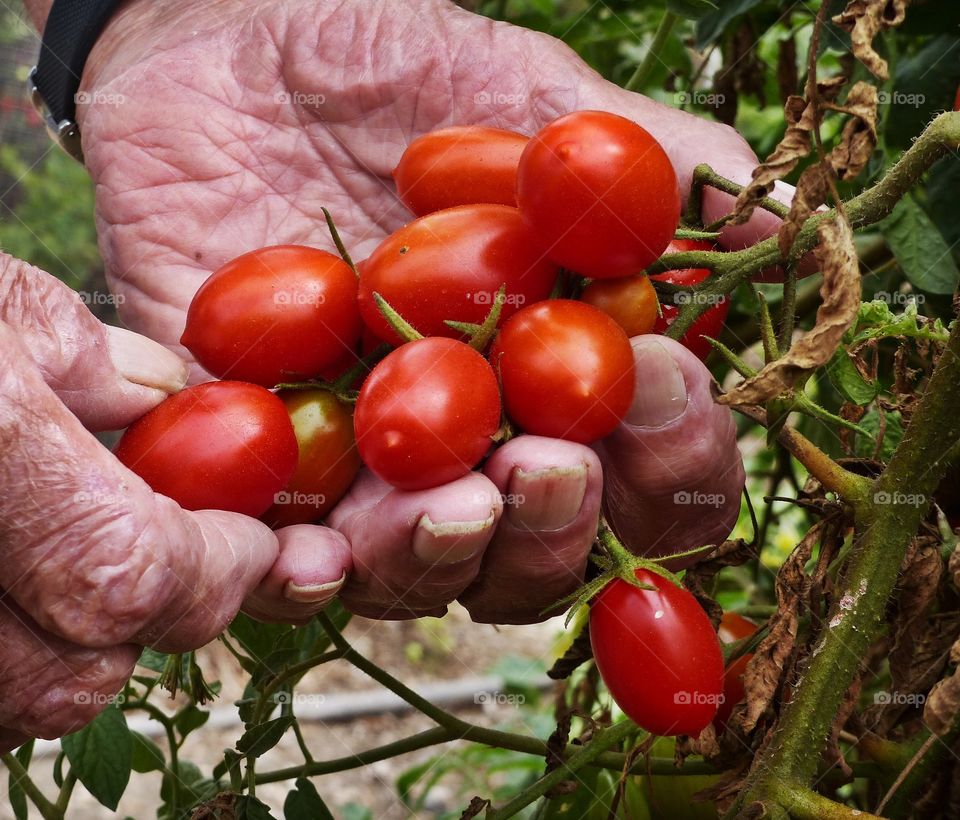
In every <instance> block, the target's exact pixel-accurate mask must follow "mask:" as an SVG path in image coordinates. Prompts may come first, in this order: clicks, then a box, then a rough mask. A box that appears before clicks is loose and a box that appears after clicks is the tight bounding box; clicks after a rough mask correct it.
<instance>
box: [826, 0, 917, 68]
mask: <svg viewBox="0 0 960 820" xmlns="http://www.w3.org/2000/svg"><path fill="white" fill-rule="evenodd" d="M908 1H909V0H850V2H849V3H847V7H846V8H845V9H844V10H843V11H842V12H841V13H840V14H838V15H837V16H836V17H834V18H833V22H834V23H836V24H837V25H838V26H840V28H842V29H845V30H846V31H849V32H850V42H851V46H852V50H853V54H854V56H855V57H856V58H857V59H858V60H860V62H861V63H863V64H864V65H865V66H866V67H867V69H868V70H869V71H870V72H871V73H872V74H873V75H874V76H875V77H878V78H879V79H881V80H886V79H887V77H888V73H887V61H886V60H884V59H883V58H882V57H881V56H880V55H879V54H877V52H876V51H874V49H873V38H874V37H876V35H877V34H878V33H879V32H880V30H881V29H887V28H892V27H893V26H897V25H899V24H900V23H902V22H903V18H904V16H905V15H906V10H907V3H908Z"/></svg>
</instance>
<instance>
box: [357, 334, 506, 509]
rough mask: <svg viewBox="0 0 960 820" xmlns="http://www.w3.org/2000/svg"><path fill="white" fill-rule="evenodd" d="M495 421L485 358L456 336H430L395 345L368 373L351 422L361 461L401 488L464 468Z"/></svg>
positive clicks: (429, 483) (496, 404)
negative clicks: (447, 337) (452, 337)
mask: <svg viewBox="0 0 960 820" xmlns="http://www.w3.org/2000/svg"><path fill="white" fill-rule="evenodd" d="M499 425H500V394H499V391H498V390H497V379H496V376H495V375H494V373H493V370H492V369H491V367H490V365H489V363H488V362H487V360H486V359H484V358H483V356H481V355H480V354H479V353H477V351H475V350H474V349H473V348H471V347H469V346H468V345H465V344H464V343H463V342H458V341H456V340H454V339H445V338H442V337H431V338H427V339H420V340H418V341H415V342H409V343H408V344H405V345H403V346H402V347H399V348H397V349H396V350H394V351H393V352H392V353H390V355H388V356H387V357H386V358H385V359H384V360H383V361H381V362H380V363H379V364H378V365H377V366H376V367H375V368H373V370H372V371H371V373H370V375H369V376H367V380H366V381H365V382H364V383H363V387H362V388H361V390H360V396H359V397H358V399H357V406H356V409H355V412H354V429H355V431H356V436H357V445H358V447H359V449H360V456H361V458H362V459H363V461H364V463H365V464H366V465H367V466H368V467H369V468H370V469H371V470H373V472H374V473H376V474H377V475H378V476H380V478H382V479H383V480H384V481H387V482H389V483H390V484H392V485H393V486H394V487H399V488H400V489H403V490H425V489H427V488H429V487H436V486H438V485H440V484H446V483H447V482H449V481H453V480H454V479H457V478H460V477H461V476H463V475H466V474H467V473H468V472H469V471H470V470H471V469H472V468H473V467H474V466H475V465H476V464H477V462H478V461H480V459H481V458H483V455H484V454H485V453H486V452H487V450H488V449H489V448H490V444H491V439H492V436H493V435H494V434H495V433H496V432H497V429H498V427H499Z"/></svg>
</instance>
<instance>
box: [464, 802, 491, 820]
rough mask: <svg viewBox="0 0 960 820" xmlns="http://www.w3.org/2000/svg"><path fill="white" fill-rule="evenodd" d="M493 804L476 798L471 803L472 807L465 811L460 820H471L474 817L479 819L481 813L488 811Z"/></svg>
mask: <svg viewBox="0 0 960 820" xmlns="http://www.w3.org/2000/svg"><path fill="white" fill-rule="evenodd" d="M492 805H493V804H492V803H491V802H490V801H489V800H487V799H486V798H483V797H474V798H473V799H472V800H471V801H470V805H469V806H467V807H466V808H465V809H464V810H463V814H461V815H460V820H471V818H473V817H478V816H479V815H480V812H482V811H486V810H487V809H488V808H489V807H490V806H492Z"/></svg>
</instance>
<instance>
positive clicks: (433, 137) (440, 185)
mask: <svg viewBox="0 0 960 820" xmlns="http://www.w3.org/2000/svg"><path fill="white" fill-rule="evenodd" d="M528 141H529V137H525V136H523V135H522V134H517V133H515V132H513V131H504V130H503V129H501V128H486V127H484V126H481V125H455V126H453V127H451V128H441V129H440V130H438V131H431V132H430V133H429V134H424V135H423V136H422V137H417V138H416V139H415V140H414V141H413V142H411V143H410V144H409V145H408V146H407V150H406V151H404V152H403V156H402V157H400V162H399V163H398V164H397V167H396V168H394V169H393V180H394V182H396V183H397V194H398V195H399V196H400V199H401V200H402V201H403V204H404V205H406V206H407V207H408V208H409V209H410V210H411V211H413V213H415V214H416V215H417V216H424V215H425V214H429V213H433V212H434V211H440V210H442V209H444V208H452V207H453V206H454V205H474V204H476V203H480V202H489V203H495V204H499V205H516V204H517V193H516V189H517V164H518V163H519V162H520V154H522V153H523V149H524V148H525V147H526V145H527V142H528Z"/></svg>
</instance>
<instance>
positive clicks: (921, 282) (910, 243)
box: [880, 195, 960, 293]
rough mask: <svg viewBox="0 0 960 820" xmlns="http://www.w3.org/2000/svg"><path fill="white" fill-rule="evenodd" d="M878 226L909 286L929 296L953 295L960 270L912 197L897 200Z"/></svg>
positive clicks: (931, 222)
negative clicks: (888, 214) (934, 294)
mask: <svg viewBox="0 0 960 820" xmlns="http://www.w3.org/2000/svg"><path fill="white" fill-rule="evenodd" d="M880 225H881V228H882V230H883V235H884V237H885V238H886V240H887V244H888V245H889V246H890V250H892V251H893V255H894V256H895V257H896V258H897V262H899V263H900V267H901V268H903V272H904V274H905V275H906V277H907V279H908V280H909V281H910V283H911V284H913V285H914V286H915V287H918V288H920V289H921V290H925V291H927V292H929V293H953V290H954V288H955V287H956V286H957V281H958V280H960V270H958V269H957V263H956V262H955V261H954V259H953V256H952V255H951V253H950V248H949V247H948V246H947V243H946V241H945V240H944V238H943V236H942V235H941V233H940V231H939V230H937V226H936V225H934V224H933V221H932V220H931V219H930V217H929V216H927V214H926V212H925V211H924V210H923V209H922V208H921V207H920V206H919V205H918V204H917V202H916V200H914V199H913V197H911V196H910V195H907V196H905V197H904V198H903V199H901V200H900V201H899V202H898V203H897V204H896V206H895V207H894V209H893V213H891V214H890V216H888V217H887V218H886V219H884V220H883V222H881V223H880Z"/></svg>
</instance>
